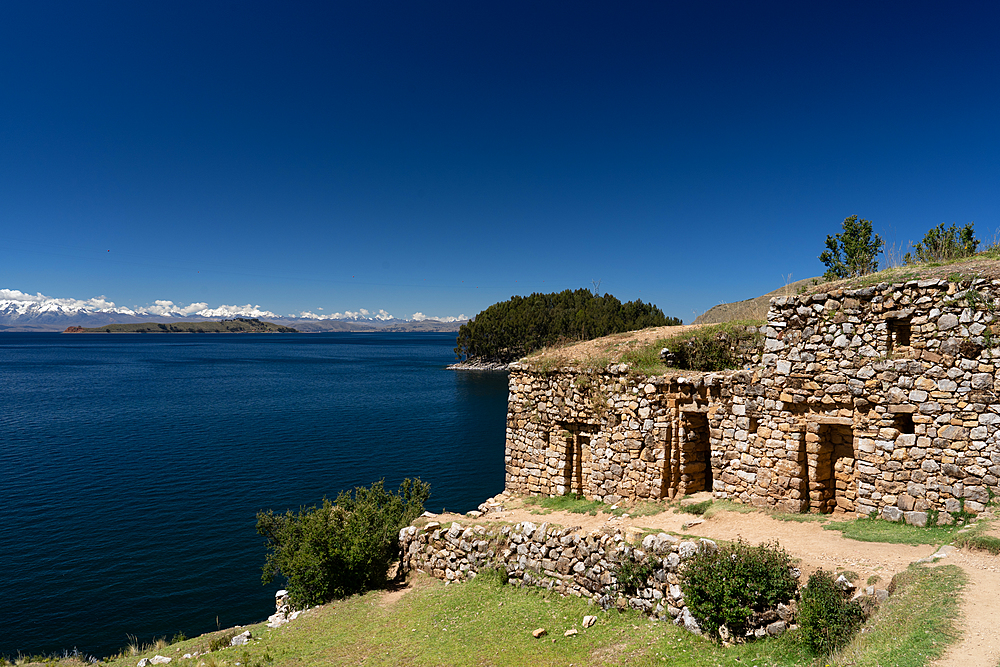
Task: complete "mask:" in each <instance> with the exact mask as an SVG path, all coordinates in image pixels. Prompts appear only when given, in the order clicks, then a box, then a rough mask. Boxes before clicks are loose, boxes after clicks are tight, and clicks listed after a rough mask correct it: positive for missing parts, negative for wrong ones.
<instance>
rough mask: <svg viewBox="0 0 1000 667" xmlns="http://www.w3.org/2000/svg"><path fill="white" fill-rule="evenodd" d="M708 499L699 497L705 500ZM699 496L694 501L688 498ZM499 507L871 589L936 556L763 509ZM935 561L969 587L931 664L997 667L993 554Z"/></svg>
mask: <svg viewBox="0 0 1000 667" xmlns="http://www.w3.org/2000/svg"><path fill="white" fill-rule="evenodd" d="M708 497H709V496H708V494H705V498H706V499H707V498H708ZM699 499H700V498H699V497H695V498H692V501H697V500H699ZM502 502H503V507H504V510H503V511H502V512H498V513H492V512H491V513H490V514H489V515H488V517H489V519H491V520H499V521H504V522H510V523H517V522H520V521H531V522H532V523H534V524H536V525H539V524H541V523H544V522H549V523H552V524H558V525H561V526H567V527H568V526H577V527H579V528H581V529H582V530H584V531H591V530H597V529H600V528H603V527H605V526H619V527H621V528H628V527H636V528H642V529H654V530H662V531H665V532H673V533H678V534H686V535H692V536H698V537H706V538H709V539H718V540H735V539H737V538H742V539H743V540H744V541H746V542H749V543H751V544H759V543H761V542H768V541H774V540H777V541H778V543H779V544H780V545H781V546H782V547H783V548H784V549H785V550H786V551H787V552H788V553H789V554H790V555H791V556H792V557H793V558H797V559H799V561H800V562H799V564H798V565H799V567H800V568H801V569H802V577H803V581H804V580H805V578H806V577H808V576H809V574H811V573H812V572H814V571H815V570H817V569H819V568H824V569H826V570H832V571H836V570H850V571H852V572H855V573H857V574H858V579H859V580H858V581H857V583H858V585H861V586H864V585H865V583H866V582H867V581H868V580H869V578H870V577H873V576H874V577H878V583H877V584H876V586H877V587H882V586H886V585H888V583H889V581H890V580H891V579H892V576H893V575H894V574H896V573H897V572H900V571H902V570H905V569H906V568H907V566H909V565H910V563H912V562H914V561H916V560H919V559H921V558H925V557H927V556H930V555H931V554H933V553H934V552H935V551H936V547H934V546H930V545H920V546H911V545H905V544H886V543H875V542H857V541H854V540H849V539H846V538H844V537H843V536H842V535H841V533H840V532H839V531H835V530H824V529H823V525H822V524H821V523H820V522H818V521H782V520H779V519H775V518H773V517H771V516H769V515H767V514H764V513H763V512H751V513H746V514H742V513H738V512H729V511H722V512H719V513H717V514H714V515H712V516H710V517H709V518H708V519H705V520H704V521H702V522H700V523H698V521H699V518H698V517H696V516H694V515H691V514H683V513H679V512H675V511H673V510H667V511H665V512H661V513H660V514H655V515H652V516H640V517H627V516H625V517H616V516H610V515H608V514H597V515H596V516H590V515H587V514H571V513H569V512H560V511H552V512H547V513H544V514H543V513H539V512H538V510H537V508H534V507H531V506H527V507H526V506H525V505H524V504H523V502H522V501H521V500H520V499H507V498H504V499H503V501H502ZM843 518H845V519H846V518H847V517H843ZM484 519H485V517H484ZM439 520H440V521H441V522H442V523H444V522H446V521H458V522H459V523H460V524H463V525H465V524H467V523H469V519H468V518H467V517H464V516H458V515H441V516H440V517H439ZM834 520H837V519H834ZM692 523H694V525H691V524H692ZM988 534H995V535H997V536H1000V527H997V526H996V525H994V526H991V527H990V529H989V531H988ZM939 563H940V564H942V565H944V564H955V565H958V566H960V567H961V568H962V569H963V570H965V572H966V574H967V575H968V578H969V582H968V585H967V586H966V588H965V591H964V593H963V594H962V604H961V610H962V619H961V620H960V627H961V632H962V639H961V640H960V641H959V643H958V644H956V645H955V646H953V647H952V648H951V650H950V651H949V652H948V653H947V654H946V655H945V656H944V658H943V659H942V660H940V661H938V662H937V663H935V665H936V667H997V664H998V661H1000V633H998V632H997V631H996V624H997V620H998V619H1000V557H997V556H993V555H991V554H989V553H986V552H979V551H975V552H971V551H968V550H961V551H954V552H952V553H951V554H949V555H948V556H947V557H946V558H944V559H942V560H941V561H939Z"/></svg>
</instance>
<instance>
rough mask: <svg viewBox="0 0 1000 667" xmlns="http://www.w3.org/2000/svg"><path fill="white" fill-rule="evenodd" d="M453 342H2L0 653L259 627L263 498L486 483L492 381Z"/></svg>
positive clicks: (371, 337)
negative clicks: (464, 368) (411, 483)
mask: <svg viewBox="0 0 1000 667" xmlns="http://www.w3.org/2000/svg"><path fill="white" fill-rule="evenodd" d="M454 345H455V336H454V334H427V333H421V334H416V333H413V334H403V333H400V334H391V333H379V334H281V335H274V334H272V335H258V334H242V335H241V334H234V335H228V334H173V335H171V334H163V335H100V334H96V335H88V334H73V335H64V334H40V333H32V334H18V333H4V334H0V562H2V563H3V565H4V567H3V576H2V577H0V600H3V601H4V603H5V607H6V610H7V612H6V613H5V614H4V616H5V618H4V622H3V623H2V625H0V656H4V655H6V656H8V657H10V656H14V655H16V654H17V653H18V652H21V653H26V654H27V653H32V654H34V653H48V652H53V651H63V650H67V649H68V650H72V649H73V648H74V647H76V648H78V649H79V650H80V651H81V652H84V653H87V654H93V655H97V656H102V655H107V654H109V653H112V652H115V651H117V650H118V649H120V648H122V647H123V646H125V645H126V644H127V643H128V642H129V637H128V635H132V636H135V637H137V638H138V639H139V640H140V641H150V640H151V639H152V638H153V637H154V636H157V637H158V636H164V635H166V636H167V637H168V638H169V637H171V636H173V635H174V634H175V633H177V632H184V633H185V634H187V635H188V636H194V635H196V634H200V633H203V632H207V631H210V630H215V629H216V627H217V625H218V626H221V627H227V626H232V625H236V624H246V623H252V622H258V621H261V620H263V619H264V618H266V617H267V616H268V615H269V614H270V613H272V612H273V609H274V591H275V590H277V589H278V588H280V587H281V586H280V582H278V581H276V582H275V583H274V584H271V585H267V586H264V585H262V584H261V580H260V573H261V571H260V567H261V565H262V564H263V561H264V554H265V550H264V546H263V541H262V538H260V537H259V536H258V535H257V534H256V532H255V530H254V526H255V523H256V513H257V512H258V511H259V510H261V509H273V510H275V511H284V510H286V509H298V508H299V507H300V506H303V505H313V504H317V503H319V502H321V500H322V498H323V496H324V495H325V496H328V497H330V498H331V499H332V498H334V497H335V496H336V494H337V492H338V491H340V490H341V489H347V488H351V487H354V486H357V485H362V484H363V485H367V484H370V483H371V482H373V481H376V480H378V479H380V478H383V477H384V478H385V481H386V486H387V487H388V488H391V489H395V488H396V487H397V486H398V485H399V482H400V481H401V480H402V479H403V478H404V477H408V476H411V477H420V478H421V479H423V480H425V481H428V482H430V484H431V491H432V496H431V499H430V501H429V502H428V505H427V506H428V509H431V510H432V511H440V510H441V509H442V508H447V509H449V510H458V511H461V512H465V511H468V510H471V509H475V508H476V506H477V505H478V504H479V503H480V502H482V501H483V500H485V499H486V498H487V497H489V496H491V495H494V494H496V493H499V492H500V491H502V490H503V484H504V458H503V450H504V427H505V416H506V401H507V376H506V374H505V373H480V372H456V371H449V370H446V369H445V366H446V365H447V364H448V363H450V362H451V361H452V360H453V359H454V354H453V353H452V348H453V347H454Z"/></svg>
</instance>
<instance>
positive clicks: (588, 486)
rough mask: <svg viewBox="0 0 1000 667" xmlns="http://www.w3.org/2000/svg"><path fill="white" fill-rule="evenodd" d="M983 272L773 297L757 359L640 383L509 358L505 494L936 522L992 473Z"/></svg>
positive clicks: (991, 341)
mask: <svg viewBox="0 0 1000 667" xmlns="http://www.w3.org/2000/svg"><path fill="white" fill-rule="evenodd" d="M998 295H1000V281H986V280H976V281H972V282H971V283H966V284H959V283H955V282H949V281H945V280H926V281H912V282H908V283H905V284H897V285H888V284H880V285H875V286H871V287H865V288H861V289H853V290H839V291H836V292H830V293H822V294H811V295H804V296H799V297H779V298H775V299H772V301H771V308H770V311H769V313H768V321H767V326H766V327H765V329H764V335H765V336H764V340H763V350H762V355H761V357H760V363H759V364H757V365H754V366H751V367H748V368H746V369H744V370H739V371H730V372H723V373H695V372H688V373H681V372H672V373H668V374H666V375H663V376H658V377H645V376H642V375H637V374H634V373H631V372H629V369H628V367H627V366H625V365H618V366H611V367H609V368H607V369H606V370H604V371H602V372H596V373H584V372H580V371H578V370H576V369H573V368H566V369H562V370H559V371H556V372H550V373H542V372H536V371H532V370H531V369H530V367H529V366H527V365H525V364H523V363H521V364H513V365H512V367H511V374H510V400H509V403H508V417H507V443H506V467H507V480H506V486H507V490H508V491H512V492H516V493H531V494H547V495H560V494H563V493H568V492H574V493H580V494H582V495H584V496H586V497H587V498H590V499H596V500H603V501H605V502H611V503H613V502H617V501H619V500H622V499H644V498H651V499H655V498H673V497H676V496H678V495H683V494H687V493H693V492H698V491H713V492H714V494H715V496H716V497H718V498H731V499H734V500H738V501H741V502H745V503H750V504H753V505H756V506H760V507H772V508H777V509H782V510H785V511H791V512H804V511H818V512H834V511H836V512H859V513H862V514H871V513H875V512H877V513H880V514H881V515H883V516H885V517H886V518H889V519H892V520H900V519H905V520H907V521H909V522H911V523H915V524H922V523H924V522H926V521H927V520H928V519H929V518H933V519H936V520H937V521H938V522H939V523H947V522H949V521H950V520H951V516H950V515H951V513H955V512H959V511H961V510H963V509H964V510H965V511H968V512H971V513H978V512H980V511H982V510H983V508H984V507H985V505H986V503H988V502H989V500H990V498H991V496H992V494H993V493H995V492H997V490H998V489H997V485H998V478H1000V445H998V441H997V438H998V435H997V431H998V424H1000V402H998V400H997V396H996V394H995V392H994V387H995V385H996V380H997V372H998V362H1000V337H997V336H996V335H995V334H996V333H997V332H1000V327H998V325H997V324H995V323H994V320H995V315H994V310H995V309H997V308H998V307H1000V300H998V298H997V297H998Z"/></svg>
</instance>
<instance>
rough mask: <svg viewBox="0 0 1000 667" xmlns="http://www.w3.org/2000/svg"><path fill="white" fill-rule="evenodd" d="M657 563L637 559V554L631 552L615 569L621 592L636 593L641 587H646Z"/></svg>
mask: <svg viewBox="0 0 1000 667" xmlns="http://www.w3.org/2000/svg"><path fill="white" fill-rule="evenodd" d="M655 571H656V565H654V564H653V562H652V561H651V560H648V559H642V560H638V559H636V557H635V555H633V554H629V555H628V556H626V557H625V558H623V559H622V561H621V562H620V563H619V564H618V568H617V569H616V570H615V581H617V582H618V583H617V588H618V591H619V592H620V593H624V594H626V595H635V594H637V593H638V592H639V589H640V588H645V587H646V585H647V580H648V579H649V578H650V577H651V576H653V572H655Z"/></svg>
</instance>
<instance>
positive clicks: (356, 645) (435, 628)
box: [57, 566, 964, 667]
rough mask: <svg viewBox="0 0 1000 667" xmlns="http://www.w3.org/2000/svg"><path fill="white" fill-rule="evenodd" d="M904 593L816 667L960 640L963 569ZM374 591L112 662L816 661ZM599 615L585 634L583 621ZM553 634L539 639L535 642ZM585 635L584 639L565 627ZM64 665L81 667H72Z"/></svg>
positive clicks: (517, 593) (627, 622)
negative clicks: (229, 641) (238, 632)
mask: <svg viewBox="0 0 1000 667" xmlns="http://www.w3.org/2000/svg"><path fill="white" fill-rule="evenodd" d="M903 579H904V581H903V582H902V585H900V587H899V588H898V589H897V593H896V594H895V595H894V596H893V597H892V598H891V600H890V602H888V603H886V604H885V605H884V606H883V607H882V609H881V610H880V611H879V612H878V613H877V614H876V615H875V616H873V617H872V619H871V620H870V621H869V623H868V625H867V629H866V631H865V632H863V633H862V634H860V635H859V636H858V637H857V638H856V639H855V641H854V642H853V643H852V644H851V645H850V646H849V647H848V648H847V649H846V650H845V651H844V652H843V654H842V655H838V656H833V658H828V659H827V660H825V661H820V662H816V663H815V664H824V665H831V666H836V665H853V664H857V665H878V664H885V665H889V664H891V665H924V664H927V663H928V662H929V660H930V659H932V658H933V657H934V656H937V655H940V654H941V653H942V652H943V650H944V648H946V646H947V645H948V643H949V642H950V641H951V640H952V639H953V637H954V636H955V632H954V625H953V618H954V617H955V614H956V612H957V601H956V596H955V595H954V591H955V590H956V589H960V588H961V586H962V584H963V581H964V578H963V575H962V572H961V570H960V569H959V568H957V567H954V566H944V567H937V568H933V569H931V568H927V567H913V568H911V569H910V570H909V571H908V572H907V573H906V574H905V575H904V577H903ZM385 596H386V594H385V593H382V592H375V593H369V594H367V595H364V596H357V597H353V598H350V599H348V600H343V601H340V602H335V603H331V604H328V605H325V606H323V607H318V608H316V609H313V610H311V611H309V612H308V613H306V614H305V615H303V616H302V617H300V618H299V619H297V620H295V621H293V622H292V623H290V624H289V625H286V626H284V627H282V628H280V629H277V630H270V631H268V630H267V628H266V627H265V626H263V625H255V626H248V627H249V629H251V630H252V632H253V634H254V636H258V637H259V639H257V640H255V641H254V642H253V643H251V644H250V645H249V646H246V647H233V648H226V649H222V650H219V651H216V652H214V653H211V654H208V655H205V656H201V657H200V658H198V659H195V660H182V659H181V656H182V655H183V654H184V653H188V652H194V651H204V650H205V649H206V648H207V647H208V645H209V642H210V640H211V639H212V638H213V636H215V635H218V634H220V633H213V634H211V635H205V636H203V637H200V638H197V639H190V640H186V641H184V642H181V643H178V644H175V645H172V646H166V647H161V648H160V649H159V650H152V651H146V652H143V653H137V654H132V655H128V656H122V657H119V658H118V659H116V660H113V661H111V662H110V663H109V664H111V665H114V666H115V667H125V666H126V665H127V666H129V667H132V666H134V665H135V664H136V663H137V662H138V661H139V659H140V658H142V657H152V656H153V655H155V654H157V653H158V654H160V655H166V656H169V657H172V658H174V661H173V663H172V664H174V665H177V664H181V665H192V666H193V665H198V664H199V663H204V665H205V667H217V666H221V665H227V666H235V665H236V664H237V663H240V665H241V666H242V667H263V666H265V665H271V666H274V667H286V666H287V667H291V666H299V665H318V664H324V665H348V664H366V665H413V666H422V665H428V666H429V665H526V664H527V665H532V666H533V667H542V666H546V665H569V664H573V665H662V664H669V665H677V666H682V665H691V666H701V665H704V666H713V667H714V666H731V667H736V666H737V665H754V664H756V665H774V666H786V665H787V666H792V665H810V664H814V658H813V657H812V656H810V655H809V653H808V652H807V650H806V648H805V646H804V645H803V644H802V643H801V641H800V640H799V638H798V634H797V633H795V632H790V633H787V634H786V635H785V636H783V637H780V638H777V639H767V640H763V641H758V642H753V643H750V644H744V645H740V646H736V647H733V648H728V649H723V648H721V647H719V646H716V645H714V644H711V643H709V642H707V641H706V640H704V639H702V638H700V637H696V636H694V635H691V634H689V633H687V632H684V631H682V630H679V629H678V628H676V627H674V626H672V625H670V624H665V623H655V622H651V621H649V620H647V619H646V618H644V617H642V616H640V615H639V614H638V613H636V612H627V613H619V612H617V611H611V612H603V611H600V610H599V609H598V608H596V607H594V606H592V605H588V604H587V602H586V601H584V600H581V599H578V598H572V597H570V598H561V597H559V596H557V595H553V594H551V593H548V592H546V591H543V590H538V589H520V588H516V587H514V586H499V585H496V584H495V583H486V582H477V581H473V582H470V583H467V584H456V585H451V586H445V585H444V584H443V583H442V582H439V581H437V580H432V579H428V578H426V577H423V576H420V577H416V578H415V588H414V590H412V591H410V592H408V593H407V594H406V595H403V596H402V597H401V598H400V599H398V600H397V601H395V602H392V603H386V601H385ZM587 614H594V615H596V616H597V617H598V621H597V623H596V625H594V626H593V627H591V628H588V629H584V628H583V626H582V619H583V616H584V615H587ZM540 627H542V628H546V629H547V631H548V634H547V635H546V636H544V637H542V638H541V639H534V638H533V637H532V635H531V632H532V630H534V629H535V628H540ZM572 628H575V629H576V630H577V632H578V634H577V635H576V636H575V637H566V636H564V634H563V633H564V632H565V631H566V630H569V629H572ZM57 664H62V665H71V664H73V663H72V662H70V661H63V662H61V663H57Z"/></svg>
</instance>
